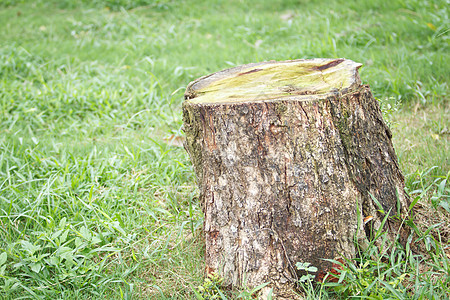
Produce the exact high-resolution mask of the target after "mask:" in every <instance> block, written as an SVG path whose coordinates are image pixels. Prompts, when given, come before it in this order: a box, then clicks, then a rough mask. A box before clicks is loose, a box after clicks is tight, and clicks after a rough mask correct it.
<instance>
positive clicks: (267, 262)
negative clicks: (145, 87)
mask: <svg viewBox="0 0 450 300" xmlns="http://www.w3.org/2000/svg"><path fill="white" fill-rule="evenodd" d="M360 66H361V64H359V63H355V62H353V61H351V60H345V59H312V60H294V61H283V62H274V61H271V62H263V63H257V64H249V65H244V66H240V67H236V68H232V69H228V70H224V71H220V72H217V73H214V74H211V75H209V76H205V77H202V78H200V79H198V80H196V81H194V82H192V83H191V84H189V86H188V88H187V90H186V93H185V98H186V100H185V101H184V102H183V122H184V128H185V132H186V143H185V147H186V149H187V151H188V153H189V155H190V158H191V161H192V163H193V166H194V170H195V173H196V176H197V182H198V185H199V189H200V201H201V203H202V205H203V212H204V216H205V221H204V233H205V264H206V270H207V272H212V271H215V272H219V273H220V274H221V275H222V276H223V277H224V278H225V281H224V282H225V283H226V284H229V285H231V286H241V285H243V284H246V285H248V286H250V287H254V286H258V285H260V284H262V283H265V282H270V283H271V284H270V286H269V287H273V288H274V289H275V295H276V297H274V298H275V299H282V297H285V298H287V299H294V298H293V297H294V296H293V295H292V289H293V287H295V283H296V281H297V280H298V278H299V277H300V276H301V275H302V273H301V272H298V270H296V268H295V264H296V263H297V262H303V263H306V262H308V263H311V264H313V265H314V266H315V267H317V268H318V272H317V273H315V275H316V276H315V278H316V280H319V281H320V280H323V278H324V276H325V274H326V273H327V272H328V271H330V270H331V269H332V268H333V264H332V263H331V262H329V261H326V260H324V259H334V260H337V259H341V260H342V258H352V257H354V256H355V255H356V253H357V248H356V246H355V245H356V243H359V244H360V245H361V246H362V247H364V246H365V245H367V244H368V243H369V241H370V240H371V239H373V235H374V232H373V230H376V229H378V228H380V226H381V223H382V220H383V218H384V217H385V213H387V212H390V214H391V217H390V218H389V221H388V222H387V224H388V227H386V228H384V230H386V231H387V232H388V235H389V237H391V238H395V236H396V235H397V229H398V228H399V226H398V223H396V222H397V220H399V218H401V217H403V216H405V214H406V213H407V209H408V206H409V202H408V201H409V200H408V197H407V195H406V193H405V192H404V179H403V176H402V174H401V172H400V169H399V166H398V163H397V157H396V155H395V151H394V148H393V146H392V142H391V137H392V134H391V132H390V130H389V128H388V127H387V126H386V124H385V123H384V121H383V118H382V114H381V111H380V108H379V105H378V102H377V100H376V99H375V98H374V97H373V96H372V93H371V91H370V88H369V87H368V86H365V85H362V84H361V81H360V78H359V74H358V68H359V67H360ZM373 198H376V199H377V201H374V200H373ZM378 203H379V204H380V205H381V206H382V210H384V212H385V213H382V212H380V211H381V208H380V207H379V206H378ZM397 214H398V217H399V218H396V217H394V215H397ZM367 216H372V217H373V218H371V220H370V221H368V222H367V223H364V218H365V217H367ZM366 220H368V219H366ZM399 232H400V233H401V235H402V237H403V238H405V236H404V235H403V233H404V231H399ZM406 237H407V235H406Z"/></svg>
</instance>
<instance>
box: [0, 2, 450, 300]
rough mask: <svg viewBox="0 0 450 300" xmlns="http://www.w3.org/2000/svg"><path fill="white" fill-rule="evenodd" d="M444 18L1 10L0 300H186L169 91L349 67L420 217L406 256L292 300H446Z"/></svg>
mask: <svg viewBox="0 0 450 300" xmlns="http://www.w3.org/2000/svg"><path fill="white" fill-rule="evenodd" d="M448 4H449V3H448V1H445V0H441V1H439V0H435V1H432V0H430V1H426V0H410V1H408V0H391V1H385V0H373V1H343V0H342V1H341V0H330V1H310V0H297V1H293V0H290V1H238V0H235V1H208V2H203V1H169V0H160V1H158V0H154V1H151V0H139V1H131V0H95V1H87V0H61V1H57V0H52V1H44V0H38V1H25V0H24V1H15V0H0V298H1V299H19V298H20V299H30V298H31V299H104V298H106V297H108V298H110V299H194V298H195V297H196V296H195V295H194V290H195V288H194V287H196V286H199V285H202V284H204V283H203V275H204V265H203V251H204V250H203V244H202V235H201V234H202V233H201V227H202V222H203V216H202V212H201V208H200V205H199V203H198V194H197V193H198V191H197V189H196V186H195V176H194V174H193V170H192V167H191V164H190V162H189V158H188V156H187V154H186V152H185V151H184V149H183V148H181V147H178V146H177V145H173V144H174V143H171V142H170V140H171V139H175V141H178V140H179V139H180V137H181V136H182V135H183V132H182V130H181V125H182V117H181V102H182V101H183V93H184V88H185V87H186V85H187V84H188V83H189V82H190V81H191V80H194V79H195V78H197V77H200V76H202V75H206V74H208V73H211V72H215V71H218V70H221V69H224V68H228V67H231V66H235V65H240V64H244V63H250V62H259V61H265V60H272V59H275V60H286V59H297V58H313V57H330V58H338V57H345V58H348V59H352V60H354V61H357V62H361V63H363V64H364V66H363V67H362V68H361V70H360V73H361V78H362V81H363V82H364V83H367V84H370V86H371V88H372V91H373V93H374V95H375V96H376V97H377V98H378V99H380V103H381V104H382V107H383V111H384V112H385V117H386V120H387V121H389V122H390V124H391V125H390V126H391V127H392V129H393V132H394V138H393V139H394V144H395V147H396V151H397V154H398V157H399V160H400V165H401V166H402V169H403V172H404V174H405V176H406V184H407V189H408V191H409V192H410V193H411V195H412V199H413V200H416V199H417V203H418V204H417V206H418V207H419V209H418V211H419V213H418V214H420V215H421V216H422V217H421V218H420V219H419V221H417V222H416V224H412V223H411V222H409V223H411V224H409V226H411V227H412V228H414V229H415V231H416V234H417V236H418V238H417V239H412V240H411V241H410V243H409V244H408V246H407V249H401V247H399V246H398V245H397V246H398V247H396V248H395V249H394V250H393V251H392V253H393V254H390V255H389V257H387V258H386V254H384V255H383V253H378V252H377V249H376V247H372V249H371V250H370V251H372V252H370V253H366V254H365V256H364V257H365V260H364V264H361V266H360V265H358V266H355V269H351V268H350V267H349V268H350V269H349V270H348V274H347V276H348V277H346V278H345V280H344V281H343V283H342V284H340V285H339V286H338V287H334V288H332V287H328V288H325V287H318V288H317V289H316V290H313V289H312V288H311V287H310V288H309V289H307V291H308V292H307V295H309V296H310V297H311V299H314V297H317V295H316V296H314V293H317V292H318V291H319V292H321V293H323V294H322V297H324V298H326V297H331V298H342V299H346V298H348V297H350V296H356V295H359V296H360V297H361V296H366V298H367V297H369V296H371V297H372V298H371V299H386V298H388V297H393V298H394V299H433V298H432V297H435V298H434V299H448V295H449V291H450V248H449V243H448V241H449V239H450V225H449V224H450V223H449V222H450V200H449V190H450V188H449V185H448V184H447V181H448V179H449V176H450V162H449V160H448V158H449V156H450V155H449V153H450V149H449V127H450V126H449V125H450V124H449V108H450V106H449V101H448V100H449V99H448V98H449V97H448V80H449V78H450V68H449V65H450V59H449V57H450V51H449V27H450V26H449V16H448V7H449V5H448ZM409 246H411V247H410V248H409ZM416 246H423V247H422V248H423V249H424V250H423V251H422V252H420V253H418V252H411V249H414V247H416ZM386 259H387V262H386ZM383 264H384V265H383ZM380 265H383V266H384V267H385V269H384V270H387V271H385V272H382V273H381V272H379V271H380ZM350 266H351V265H350ZM376 270H378V272H375V271H376ZM361 274H362V275H361ZM402 275H403V277H402ZM398 278H402V279H398ZM389 282H391V283H392V284H389ZM204 285H207V283H205V284H204ZM213 286H215V283H214V282H213ZM213 290H214V289H213ZM369 290H370V291H369ZM235 293H236V294H239V293H241V295H243V297H244V298H245V297H247V298H246V299H250V297H249V296H248V295H247V294H248V293H245V292H243V291H236V292H235ZM245 295H247V296H245ZM230 297H231V298H230V299H233V297H237V296H236V295H235V296H230ZM377 297H378V298H377ZM421 297H422V298H421ZM446 297H447V298H446Z"/></svg>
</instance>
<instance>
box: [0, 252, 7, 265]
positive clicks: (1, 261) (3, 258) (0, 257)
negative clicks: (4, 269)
mask: <svg viewBox="0 0 450 300" xmlns="http://www.w3.org/2000/svg"><path fill="white" fill-rule="evenodd" d="M7 258H8V255H7V254H6V252H3V253H2V254H0V266H1V265H3V264H4V263H5V262H6V259H7Z"/></svg>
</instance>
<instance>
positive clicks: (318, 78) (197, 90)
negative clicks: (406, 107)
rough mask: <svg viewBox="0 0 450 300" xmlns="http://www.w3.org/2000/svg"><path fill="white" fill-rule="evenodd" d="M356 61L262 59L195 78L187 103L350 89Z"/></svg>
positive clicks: (354, 82) (302, 95) (355, 78)
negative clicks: (262, 60) (266, 60)
mask: <svg viewBox="0 0 450 300" xmlns="http://www.w3.org/2000/svg"><path fill="white" fill-rule="evenodd" d="M359 67H361V64H360V63H355V62H353V61H351V60H344V59H299V60H289V61H283V62H276V61H270V62H263V63H255V64H249V65H244V66H240V67H236V68H231V69H227V70H224V71H221V72H217V73H214V74H211V75H209V76H205V77H202V78H199V79H198V80H196V81H194V82H192V83H191V84H190V85H189V86H188V87H187V90H186V98H187V99H188V102H190V103H218V102H231V103H236V102H242V101H249V100H252V101H267V100H274V99H289V98H295V99H303V100H307V99H310V98H311V97H308V95H321V96H326V95H327V94H329V93H333V92H336V91H339V90H340V91H351V90H352V89H354V88H355V87H358V86H359V84H360V83H361V82H360V80H359V77H358V76H357V74H358V73H357V70H358V68H359Z"/></svg>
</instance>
